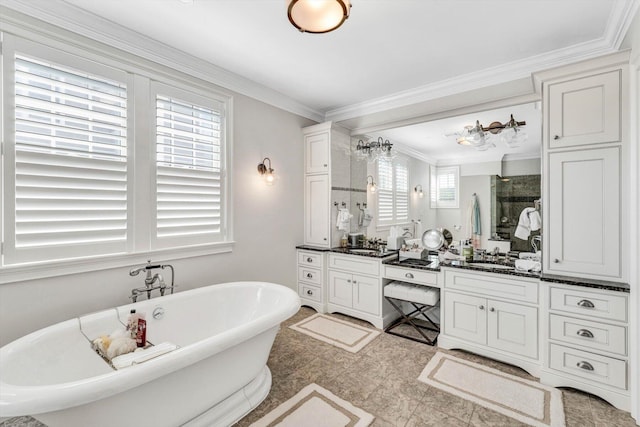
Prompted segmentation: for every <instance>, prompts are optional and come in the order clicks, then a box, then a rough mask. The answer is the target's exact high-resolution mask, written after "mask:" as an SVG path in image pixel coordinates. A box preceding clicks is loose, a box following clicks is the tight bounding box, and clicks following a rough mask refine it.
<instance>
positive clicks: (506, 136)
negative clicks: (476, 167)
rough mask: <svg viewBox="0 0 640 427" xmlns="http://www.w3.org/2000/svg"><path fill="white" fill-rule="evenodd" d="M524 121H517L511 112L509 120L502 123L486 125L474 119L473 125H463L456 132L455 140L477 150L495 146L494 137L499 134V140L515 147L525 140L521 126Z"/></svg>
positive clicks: (524, 123) (510, 146)
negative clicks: (461, 128) (460, 129)
mask: <svg viewBox="0 0 640 427" xmlns="http://www.w3.org/2000/svg"><path fill="white" fill-rule="evenodd" d="M526 124H527V123H526V122H518V121H516V120H515V119H514V118H513V114H511V118H510V120H509V121H508V122H507V123H505V124H502V123H500V122H492V123H491V124H490V125H489V126H488V127H484V126H482V125H481V124H480V121H479V120H476V124H475V126H465V127H464V130H463V131H462V132H460V133H456V135H457V136H458V137H457V138H456V142H457V143H458V144H459V145H468V146H471V147H473V148H475V149H476V150H478V151H484V150H487V149H489V148H491V147H495V146H496V145H495V144H494V142H493V141H494V139H496V137H497V135H500V140H501V141H502V142H503V143H504V144H506V145H507V146H508V147H509V148H515V147H519V146H520V145H522V144H523V143H524V142H525V141H526V140H527V135H526V132H525V131H524V129H522V126H524V125H526Z"/></svg>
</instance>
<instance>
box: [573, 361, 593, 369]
mask: <svg viewBox="0 0 640 427" xmlns="http://www.w3.org/2000/svg"><path fill="white" fill-rule="evenodd" d="M576 366H577V367H578V368H580V369H584V370H585V371H593V365H592V364H591V363H589V362H585V361H584V360H583V361H582V362H578V363H576Z"/></svg>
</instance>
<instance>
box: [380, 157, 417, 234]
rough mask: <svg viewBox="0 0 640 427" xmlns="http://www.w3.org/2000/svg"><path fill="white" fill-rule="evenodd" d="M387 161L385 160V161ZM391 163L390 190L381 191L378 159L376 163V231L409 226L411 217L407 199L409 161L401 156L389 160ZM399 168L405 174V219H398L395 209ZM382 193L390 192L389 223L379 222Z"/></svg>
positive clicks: (409, 203) (409, 202)
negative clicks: (401, 168) (402, 169)
mask: <svg viewBox="0 0 640 427" xmlns="http://www.w3.org/2000/svg"><path fill="white" fill-rule="evenodd" d="M387 160H388V159H385V161H387ZM390 163H391V168H390V169H391V177H389V180H390V182H391V190H383V189H382V186H381V183H382V182H383V180H382V179H381V176H380V159H378V160H377V161H376V180H377V182H378V191H377V192H376V218H377V222H376V229H377V230H387V229H389V228H390V227H393V226H405V225H408V224H410V221H409V218H410V216H411V201H410V198H409V178H410V170H409V160H408V159H407V158H405V157H403V156H396V157H395V158H393V159H390ZM399 167H403V168H404V170H405V172H406V181H407V182H406V187H407V188H406V192H405V193H406V194H404V200H405V201H406V209H407V218H402V219H398V212H397V209H396V203H397V199H398V188H397V187H398V182H397V169H398V168H399ZM382 191H390V192H391V204H392V209H391V220H390V221H381V220H380V218H381V215H380V194H382V193H381V192H382Z"/></svg>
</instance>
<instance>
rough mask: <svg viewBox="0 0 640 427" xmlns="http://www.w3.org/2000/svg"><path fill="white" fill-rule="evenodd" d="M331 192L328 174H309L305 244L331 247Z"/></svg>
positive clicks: (306, 188)
mask: <svg viewBox="0 0 640 427" xmlns="http://www.w3.org/2000/svg"><path fill="white" fill-rule="evenodd" d="M329 194H330V192H329V176H328V175H309V176H307V177H305V193H304V197H305V201H304V221H305V222H304V243H305V245H312V246H320V247H329V241H330V240H329V232H330V230H329V225H330V224H329V222H330V221H329V218H330V217H329V209H330V202H329V198H330V195H329Z"/></svg>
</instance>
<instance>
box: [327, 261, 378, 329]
mask: <svg viewBox="0 0 640 427" xmlns="http://www.w3.org/2000/svg"><path fill="white" fill-rule="evenodd" d="M381 263H382V262H381V260H380V259H378V258H369V257H365V256H359V255H343V254H336V253H330V254H329V266H328V267H329V268H328V275H329V281H328V304H327V309H328V311H329V312H330V313H334V312H338V313H343V314H347V315H349V316H353V317H356V318H358V319H362V320H366V321H367V322H370V323H371V324H372V325H373V326H375V327H376V328H379V329H383V327H384V325H385V324H386V323H389V322H390V319H386V318H385V315H387V316H388V315H389V311H390V310H389V311H387V310H386V304H384V303H383V297H382V279H381V276H380V272H381ZM385 302H386V301H385Z"/></svg>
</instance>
